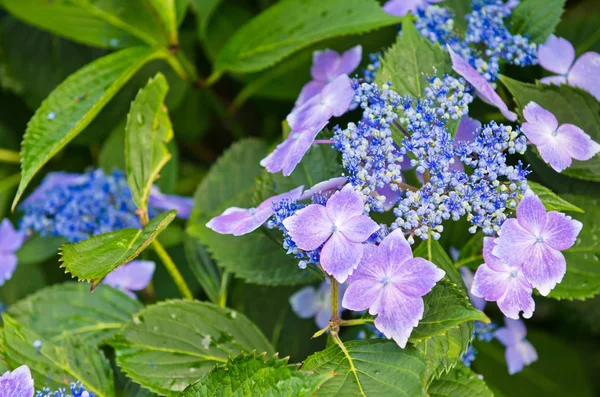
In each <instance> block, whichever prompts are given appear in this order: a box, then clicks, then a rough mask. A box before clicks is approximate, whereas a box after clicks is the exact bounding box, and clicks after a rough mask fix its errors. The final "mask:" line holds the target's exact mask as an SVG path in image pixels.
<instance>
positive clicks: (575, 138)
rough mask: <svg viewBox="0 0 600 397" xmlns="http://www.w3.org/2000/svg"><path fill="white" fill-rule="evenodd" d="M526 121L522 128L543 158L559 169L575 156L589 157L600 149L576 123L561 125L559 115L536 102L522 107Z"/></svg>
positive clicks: (577, 157) (577, 158)
mask: <svg viewBox="0 0 600 397" xmlns="http://www.w3.org/2000/svg"><path fill="white" fill-rule="evenodd" d="M523 117H525V120H527V122H525V123H523V125H522V126H521V129H522V131H523V133H524V134H525V135H526V136H527V138H528V139H529V140H530V141H531V142H532V143H533V144H534V145H535V146H536V147H537V149H538V151H539V152H540V156H542V159H544V161H545V162H546V163H548V164H550V166H551V167H552V168H553V169H554V170H555V171H557V172H561V171H563V170H564V169H565V168H567V167H568V166H570V165H571V162H572V159H575V160H589V159H591V158H592V157H594V156H595V155H596V153H598V152H600V145H599V144H598V143H596V142H595V141H593V140H592V138H590V136H589V135H588V134H586V133H585V132H583V130H582V129H581V128H579V127H577V126H575V125H573V124H561V125H560V126H559V125H558V120H557V119H556V117H555V116H554V115H553V114H552V113H550V112H549V111H548V110H546V109H544V108H543V107H541V106H540V105H538V104H537V103H535V102H529V103H528V104H527V106H525V108H524V109H523Z"/></svg>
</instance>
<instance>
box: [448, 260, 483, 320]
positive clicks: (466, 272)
mask: <svg viewBox="0 0 600 397" xmlns="http://www.w3.org/2000/svg"><path fill="white" fill-rule="evenodd" d="M455 262H456V261H455ZM458 270H459V271H460V277H461V278H462V279H463V282H464V283H465V286H466V287H467V291H469V298H470V299H471V303H472V304H473V307H474V308H475V309H477V310H483V309H485V299H483V298H481V297H478V296H475V295H473V293H472V292H471V287H472V286H473V276H474V275H473V272H472V271H471V269H469V268H468V267H466V266H461V267H460V269H458Z"/></svg>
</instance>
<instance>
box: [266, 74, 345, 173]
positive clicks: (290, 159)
mask: <svg viewBox="0 0 600 397" xmlns="http://www.w3.org/2000/svg"><path fill="white" fill-rule="evenodd" d="M353 99H354V89H353V88H352V84H351V83H350V78H349V77H348V76H347V75H341V76H338V77H337V78H336V79H335V80H333V81H332V82H330V83H329V84H327V85H326V86H325V87H324V88H323V90H322V91H321V92H320V93H318V94H316V95H315V96H313V97H312V98H310V99H309V100H308V101H306V102H305V103H304V104H302V106H300V107H298V108H297V109H294V111H292V113H290V114H289V115H288V117H287V122H288V124H289V126H290V127H291V131H290V134H289V135H288V137H287V138H286V139H285V141H283V142H282V143H280V144H279V145H278V146H277V147H276V148H275V150H274V151H273V152H271V153H270V154H269V155H268V156H267V157H265V158H264V159H262V160H261V162H260V165H262V166H263V167H265V168H266V169H267V171H269V172H273V173H275V172H279V171H282V172H283V175H284V176H288V175H290V174H291V173H292V171H294V169H295V168H296V166H297V165H298V163H300V161H301V160H302V157H304V155H305V154H306V152H307V151H308V149H310V146H311V145H312V144H313V141H314V140H315V138H316V136H317V134H318V133H319V132H320V131H321V130H322V129H323V127H325V126H326V125H327V123H329V119H330V118H331V117H333V116H335V117H339V116H341V115H343V114H344V113H346V111H347V110H348V108H349V107H350V105H351V103H352V100H353Z"/></svg>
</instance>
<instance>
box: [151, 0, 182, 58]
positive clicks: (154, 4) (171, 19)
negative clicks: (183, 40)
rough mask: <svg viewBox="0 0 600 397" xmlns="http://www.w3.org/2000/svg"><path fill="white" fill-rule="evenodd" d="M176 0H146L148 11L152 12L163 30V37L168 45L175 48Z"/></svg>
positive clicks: (176, 42) (177, 43)
mask: <svg viewBox="0 0 600 397" xmlns="http://www.w3.org/2000/svg"><path fill="white" fill-rule="evenodd" d="M177 2H178V0H146V1H145V3H146V4H147V5H148V9H149V11H150V12H151V13H152V14H154V15H153V16H154V19H155V20H156V21H157V22H158V25H160V28H161V30H162V31H163V37H165V38H166V39H167V43H168V44H169V46H171V47H173V48H177V47H178V46H179V42H178V40H179V39H178V37H177V27H178V26H179V25H178V23H177V10H176V4H175V3H177Z"/></svg>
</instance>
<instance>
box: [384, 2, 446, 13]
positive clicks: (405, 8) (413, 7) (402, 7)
mask: <svg viewBox="0 0 600 397" xmlns="http://www.w3.org/2000/svg"><path fill="white" fill-rule="evenodd" d="M440 1H442V0H389V1H388V2H387V3H385V5H384V6H383V11H385V12H387V13H388V14H391V15H396V16H398V17H403V16H405V15H406V14H407V13H409V12H410V13H411V14H414V13H415V12H416V11H417V9H419V8H425V7H427V6H428V5H429V4H433V3H439V2H440Z"/></svg>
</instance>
